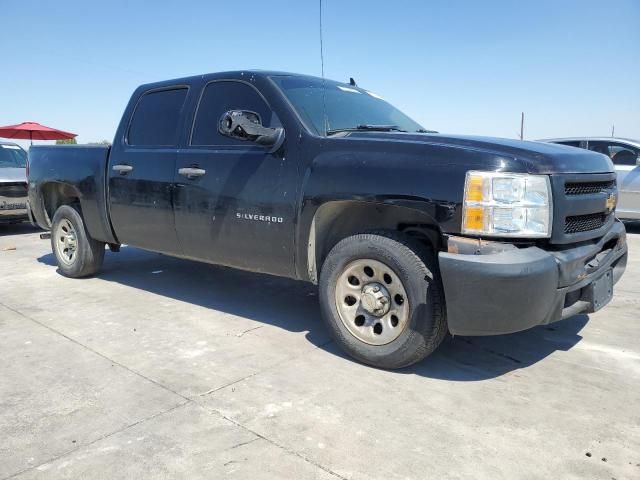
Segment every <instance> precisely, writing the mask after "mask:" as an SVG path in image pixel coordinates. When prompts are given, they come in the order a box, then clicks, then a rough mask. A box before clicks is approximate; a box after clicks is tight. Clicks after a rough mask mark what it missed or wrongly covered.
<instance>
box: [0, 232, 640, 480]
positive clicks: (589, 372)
mask: <svg viewBox="0 0 640 480" xmlns="http://www.w3.org/2000/svg"><path fill="white" fill-rule="evenodd" d="M629 229H630V230H631V231H633V232H635V233H632V234H630V235H629V245H630V250H631V255H630V261H629V265H628V269H627V273H626V275H625V276H624V278H623V279H622V281H621V282H620V283H619V284H618V285H617V288H616V294H615V298H614V300H613V302H612V303H611V304H610V305H609V306H608V307H607V308H606V309H604V310H603V311H601V312H598V313H596V314H594V315H591V316H590V318H587V317H586V316H577V317H574V318H572V319H569V320H566V321H563V322H560V323H556V324H554V325H551V326H548V327H539V328H535V329H533V330H530V331H527V332H523V333H520V334H514V335H506V336H501V337H493V338H465V337H456V338H454V339H451V338H449V339H447V340H446V341H445V343H444V344H443V345H442V347H441V348H440V349H439V350H438V351H437V352H436V353H435V354H434V355H433V356H432V357H430V358H428V359H427V360H425V361H423V362H422V363H420V364H418V365H416V366H414V367H412V368H408V369H405V370H403V371H399V372H388V371H380V370H376V369H373V368H369V367H366V366H363V365H360V364H358V363H355V362H353V361H351V360H349V359H347V358H345V357H344V356H343V355H342V354H341V352H340V351H339V350H338V349H337V348H336V346H335V344H334V343H332V342H331V340H330V339H329V337H328V336H327V332H326V330H325V328H324V327H323V325H322V323H321V320H320V318H319V312H318V302H317V297H316V293H315V289H314V288H313V287H312V286H309V285H306V284H303V283H299V282H293V281H289V280H282V279H278V278H273V277H268V276H263V275H254V274H248V273H241V272H235V271H232V270H229V269H224V268H218V267H212V266H208V265H202V264H198V263H193V262H188V261H184V260H177V259H172V258H168V257H165V256H161V255H158V254H154V253H147V252H143V251H140V250H135V249H132V248H124V249H123V251H122V252H121V253H119V254H113V253H107V256H106V261H105V265H104V269H103V271H102V272H101V273H100V274H99V275H98V276H97V277H95V278H91V279H85V280H70V279H67V278H64V277H62V276H60V275H59V274H58V273H57V272H56V267H55V266H54V260H53V257H52V255H51V252H50V246H49V243H48V242H47V241H42V240H40V239H39V238H38V232H36V231H35V230H34V229H32V228H31V227H28V226H26V225H23V226H18V227H16V226H14V227H6V226H4V227H3V226H0V272H2V275H0V479H7V478H19V479H27V478H55V479H58V478H82V479H86V478H91V479H125V478H135V479H140V478H142V479H150V478H189V479H199V478H203V479H213V478H220V477H223V476H224V477H229V478H238V479H263V478H291V479H307V478H311V479H316V478H317V479H332V478H346V479H351V478H353V479H410V478H412V479H423V478H435V479H440V478H474V479H477V478H491V479H516V478H558V479H559V478H562V479H567V478H575V479H583V478H594V479H595V478H597V479H606V480H610V479H613V478H615V479H618V480H620V479H623V478H640V342H639V341H638V340H639V338H640V314H639V311H638V307H639V306H640V296H639V293H640V254H638V253H637V252H640V226H630V227H629Z"/></svg>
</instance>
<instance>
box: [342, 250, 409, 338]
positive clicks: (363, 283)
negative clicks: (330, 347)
mask: <svg viewBox="0 0 640 480" xmlns="http://www.w3.org/2000/svg"><path fill="white" fill-rule="evenodd" d="M335 301H336V307H337V310H338V314H339V316H340V320H342V323H343V324H344V326H345V327H346V328H347V330H349V332H350V333H351V334H352V335H353V336H354V337H356V338H357V339H358V340H360V341H362V342H364V343H368V344H369V345H385V344H387V343H390V342H392V341H394V340H395V339H396V338H398V337H399V336H400V334H401V333H402V332H403V331H404V330H405V328H406V327H407V324H408V323H409V299H408V298H407V293H406V290H405V288H404V285H403V284H402V282H401V281H400V278H398V276H397V275H396V274H395V272H394V271H393V270H392V269H391V268H390V267H388V266H387V265H385V264H384V263H382V262H379V261H377V260H371V259H360V260H355V261H353V262H351V263H349V264H348V265H347V266H346V267H345V268H344V270H343V271H342V273H341V274H340V275H339V276H338V282H337V284H336V298H335Z"/></svg>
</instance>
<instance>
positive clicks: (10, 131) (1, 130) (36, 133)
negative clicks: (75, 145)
mask: <svg viewBox="0 0 640 480" xmlns="http://www.w3.org/2000/svg"><path fill="white" fill-rule="evenodd" d="M76 136H77V134H75V133H69V132H64V131H62V130H57V129H55V128H50V127H45V126H44V125H40V124H39V123H36V122H22V123H19V124H18V125H7V126H6V127H0V137H4V138H20V139H22V140H31V143H33V141H34V140H68V139H71V138H75V137H76Z"/></svg>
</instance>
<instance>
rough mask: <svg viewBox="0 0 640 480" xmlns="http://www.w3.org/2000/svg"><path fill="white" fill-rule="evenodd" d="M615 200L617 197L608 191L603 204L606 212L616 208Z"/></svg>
mask: <svg viewBox="0 0 640 480" xmlns="http://www.w3.org/2000/svg"><path fill="white" fill-rule="evenodd" d="M617 200H618V198H617V197H616V194H615V193H610V194H609V195H607V202H606V204H605V206H606V208H607V213H608V212H613V210H614V209H615V208H616V202H617Z"/></svg>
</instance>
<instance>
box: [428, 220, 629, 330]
mask: <svg viewBox="0 0 640 480" xmlns="http://www.w3.org/2000/svg"><path fill="white" fill-rule="evenodd" d="M453 252H457V253H453ZM439 263H440V272H441V275H442V282H443V286H444V292H445V299H446V305H447V322H448V324H449V331H450V332H451V333H452V334H455V335H499V334H503V333H513V332H518V331H521V330H526V329H528V328H531V327H534V326H536V325H543V324H547V323H550V322H554V321H557V320H561V319H565V318H569V317H571V316H573V315H576V314H579V313H592V312H594V311H596V310H599V309H600V308H602V307H603V306H604V305H606V304H607V303H608V302H609V300H610V299H611V296H612V294H613V285H614V284H615V283H616V282H617V281H618V280H619V279H620V277H621V276H622V274H623V272H624V270H625V267H626V264H627V242H626V233H625V229H624V225H623V224H622V222H620V221H618V220H616V222H615V223H614V225H613V227H612V228H611V229H610V230H609V231H608V232H607V233H606V234H605V235H604V236H603V237H602V238H601V239H599V240H598V241H597V242H589V243H583V244H579V245H576V246H572V247H570V248H564V249H558V250H543V249H541V248H538V247H525V248H518V247H516V246H515V245H512V244H508V243H499V242H483V241H479V240H470V239H466V238H462V237H450V238H449V251H448V252H440V253H439Z"/></svg>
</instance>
